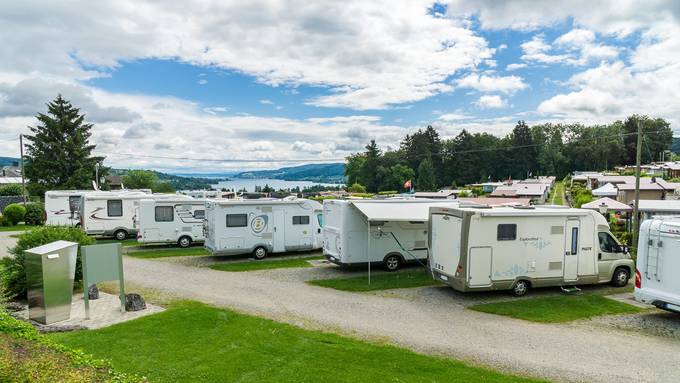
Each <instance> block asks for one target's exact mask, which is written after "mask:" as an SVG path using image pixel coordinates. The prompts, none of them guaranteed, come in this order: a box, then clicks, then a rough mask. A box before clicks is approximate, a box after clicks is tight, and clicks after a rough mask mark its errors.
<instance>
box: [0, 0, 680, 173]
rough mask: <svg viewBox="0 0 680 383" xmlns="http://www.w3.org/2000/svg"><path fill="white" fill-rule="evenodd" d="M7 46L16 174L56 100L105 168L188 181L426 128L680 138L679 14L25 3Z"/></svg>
mask: <svg viewBox="0 0 680 383" xmlns="http://www.w3.org/2000/svg"><path fill="white" fill-rule="evenodd" d="M0 35H1V36H3V38H2V43H1V44H0V155H6V156H17V154H18V153H17V152H18V149H17V148H18V142H17V136H18V135H19V134H20V133H22V132H27V129H26V126H28V125H33V124H35V118H34V116H35V114H36V113H37V112H41V111H44V110H45V103H46V102H48V101H49V100H50V99H52V98H54V97H55V96H56V95H57V94H59V93H61V94H63V95H64V96H65V97H66V98H68V99H69V100H71V101H72V102H73V103H74V105H76V106H78V107H80V108H81V109H82V110H83V112H84V113H86V115H87V119H88V120H89V121H90V122H92V123H94V124H95V128H94V134H93V141H94V142H95V143H96V144H97V152H98V153H99V154H102V155H106V156H107V164H108V165H111V166H116V167H131V168H156V169H159V170H171V171H173V170H174V171H185V172H191V171H201V172H218V171H223V170H233V169H245V168H274V167H278V166H282V165H291V164H296V163H307V162H311V161H314V162H321V161H327V162H330V161H338V160H341V159H342V158H343V157H345V156H346V155H348V154H350V153H352V152H355V151H358V150H361V149H362V147H363V146H364V145H365V144H366V142H367V141H368V140H370V139H376V140H377V141H378V143H379V144H380V145H381V146H382V147H383V148H388V147H395V145H397V144H398V142H399V140H400V138H401V137H402V136H403V135H405V134H406V133H409V132H412V131H413V130H415V129H418V128H420V127H425V126H426V125H428V124H431V125H433V126H435V127H436V128H438V129H439V131H440V133H441V134H442V136H444V137H450V136H454V135H456V134H457V133H458V132H460V130H461V129H463V128H466V129H468V130H470V131H473V132H476V131H486V132H491V133H493V134H497V135H503V134H505V133H507V132H508V131H510V130H511V129H512V127H513V126H514V123H515V122H516V121H517V120H519V119H523V120H526V121H528V122H530V123H531V122H542V121H582V122H585V123H598V122H610V121H613V120H616V119H622V118H625V117H626V116H627V115H630V114H633V113H643V114H648V115H651V116H654V117H663V118H666V119H667V120H669V121H670V122H671V124H672V128H673V129H674V131H675V132H677V133H678V134H680V125H679V124H680V102H678V100H680V2H672V1H644V2H643V1H639V2H633V1H611V2H606V1H593V0H588V1H576V0H575V1H570V2H568V3H567V4H558V3H555V2H548V1H546V2H535V1H530V0H527V1H522V0H519V1H512V2H502V1H493V0H489V1H479V0H477V1H447V2H441V3H440V2H437V3H433V2H431V1H417V0H404V1H395V0H391V1H387V0H386V1H378V0H373V1H363V0H357V1H350V0H344V1H332V2H331V1H328V2H325V1H313V2H310V1H266V0H262V1H188V0H183V1H125V0H115V1H113V0H112V1H96V2H92V1H82V2H81V1H64V2H53V1H44V2H40V1H21V2H10V3H6V4H4V5H3V7H2V9H1V10H0ZM227 160H230V161H227ZM231 160H235V161H231Z"/></svg>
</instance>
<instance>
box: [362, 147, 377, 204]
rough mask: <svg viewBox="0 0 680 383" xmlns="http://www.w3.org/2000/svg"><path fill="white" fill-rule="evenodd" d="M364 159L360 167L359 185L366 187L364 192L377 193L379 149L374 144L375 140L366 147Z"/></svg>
mask: <svg viewBox="0 0 680 383" xmlns="http://www.w3.org/2000/svg"><path fill="white" fill-rule="evenodd" d="M365 157H366V159H365V160H364V163H363V165H362V167H361V177H360V180H361V183H363V185H364V186H366V190H368V191H369V192H371V193H375V192H378V191H379V190H378V188H379V187H380V185H379V184H378V167H380V157H381V153H380V149H378V145H377V144H376V143H375V140H371V142H370V143H369V144H368V145H366V153H365Z"/></svg>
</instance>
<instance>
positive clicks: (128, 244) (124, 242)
mask: <svg viewBox="0 0 680 383" xmlns="http://www.w3.org/2000/svg"><path fill="white" fill-rule="evenodd" d="M118 242H120V244H121V246H123V247H132V246H139V245H140V243H139V242H137V240H136V239H133V238H128V239H124V240H122V241H119V240H117V239H98V240H97V243H98V244H102V243H118Z"/></svg>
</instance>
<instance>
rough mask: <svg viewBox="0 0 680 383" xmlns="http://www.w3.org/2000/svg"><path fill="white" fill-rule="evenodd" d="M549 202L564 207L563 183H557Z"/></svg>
mask: <svg viewBox="0 0 680 383" xmlns="http://www.w3.org/2000/svg"><path fill="white" fill-rule="evenodd" d="M548 201H550V202H549V203H550V204H551V205H564V183H563V182H562V181H557V182H555V186H554V187H553V190H552V192H551V193H550V196H549V197H548Z"/></svg>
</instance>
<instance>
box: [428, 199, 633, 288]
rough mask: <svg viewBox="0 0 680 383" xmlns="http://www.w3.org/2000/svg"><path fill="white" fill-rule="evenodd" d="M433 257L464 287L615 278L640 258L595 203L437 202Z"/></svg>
mask: <svg viewBox="0 0 680 383" xmlns="http://www.w3.org/2000/svg"><path fill="white" fill-rule="evenodd" d="M429 250H430V254H429V265H430V270H431V272H432V276H433V278H434V279H436V280H438V281H441V282H443V283H446V284H448V285H449V286H451V287H453V288H454V289H455V290H458V291H486V290H512V292H513V294H515V295H517V296H521V295H524V294H526V293H527V291H528V290H529V288H530V287H544V286H565V285H567V286H571V285H580V284H595V283H612V285H614V286H625V285H626V284H627V283H628V279H629V278H630V276H631V275H632V272H633V267H634V263H633V260H632V259H631V258H630V255H629V254H628V249H627V248H626V247H625V246H622V245H621V244H619V242H618V241H617V240H616V239H615V238H614V236H613V235H612V234H611V233H610V232H609V225H608V224H607V221H606V220H605V219H604V217H603V216H602V215H601V214H600V213H598V212H595V211H592V210H585V209H571V208H560V207H493V208H492V207H488V206H487V207H482V206H479V207H472V208H461V207H456V206H451V207H432V208H430V237H429Z"/></svg>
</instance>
